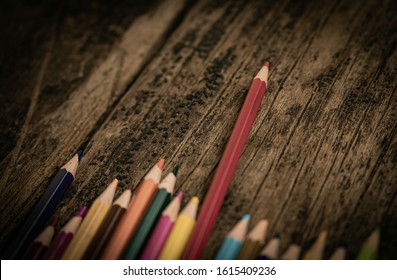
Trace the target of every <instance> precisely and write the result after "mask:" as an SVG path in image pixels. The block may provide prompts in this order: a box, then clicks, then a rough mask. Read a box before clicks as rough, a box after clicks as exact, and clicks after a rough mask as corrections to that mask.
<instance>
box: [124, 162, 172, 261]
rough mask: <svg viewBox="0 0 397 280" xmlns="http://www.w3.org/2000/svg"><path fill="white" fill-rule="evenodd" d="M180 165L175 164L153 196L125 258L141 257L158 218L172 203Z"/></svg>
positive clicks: (125, 253)
mask: <svg viewBox="0 0 397 280" xmlns="http://www.w3.org/2000/svg"><path fill="white" fill-rule="evenodd" d="M178 169H179V166H178V165H177V166H175V168H174V170H172V172H171V173H169V174H168V175H167V177H165V178H164V179H163V180H162V181H161V182H160V184H159V189H158V191H157V193H156V195H155V196H154V198H153V201H152V203H151V204H150V206H149V208H148V210H147V212H146V214H145V216H144V217H143V219H142V222H141V224H140V225H139V228H138V230H137V232H136V233H135V235H134V237H133V238H132V239H131V241H130V242H129V244H128V246H127V248H126V250H125V252H124V256H123V259H125V260H134V259H137V258H138V257H139V253H140V252H141V250H142V249H143V247H144V245H145V243H146V241H147V240H148V238H149V236H150V233H151V231H152V230H153V228H154V226H155V224H156V222H157V220H158V219H159V217H160V216H161V212H162V211H163V210H164V209H165V207H166V206H167V205H168V204H169V203H170V201H171V197H172V193H173V192H174V187H175V182H176V174H177V173H178Z"/></svg>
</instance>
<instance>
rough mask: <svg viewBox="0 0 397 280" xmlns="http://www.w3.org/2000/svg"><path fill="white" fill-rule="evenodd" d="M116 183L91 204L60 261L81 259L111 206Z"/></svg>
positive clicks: (116, 181) (115, 181) (115, 180)
mask: <svg viewBox="0 0 397 280" xmlns="http://www.w3.org/2000/svg"><path fill="white" fill-rule="evenodd" d="M117 183H118V180H117V179H114V180H113V182H112V183H110V185H109V186H108V187H107V188H106V189H105V190H104V191H103V192H102V194H101V195H100V196H98V198H97V199H95V201H94V202H93V203H92V205H91V207H90V209H89V210H88V213H87V216H86V217H85V218H84V220H83V222H82V224H81V226H80V227H79V229H78V230H77V233H76V235H75V236H74V238H73V240H72V242H71V243H70V245H69V246H68V248H67V249H66V251H65V253H64V254H63V256H62V259H64V260H79V259H81V258H82V257H83V255H84V253H85V251H86V249H87V248H88V245H89V244H90V242H91V240H92V239H93V237H94V236H95V233H96V232H97V230H98V228H99V226H100V225H101V223H102V221H103V219H104V218H105V216H106V213H107V212H108V210H109V208H110V205H111V204H112V201H113V197H114V193H115V192H116V187H117Z"/></svg>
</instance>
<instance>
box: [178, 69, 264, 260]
mask: <svg viewBox="0 0 397 280" xmlns="http://www.w3.org/2000/svg"><path fill="white" fill-rule="evenodd" d="M268 74H269V62H265V64H264V65H263V67H262V68H261V70H260V71H259V73H258V74H257V75H256V76H255V77H254V79H253V81H252V84H251V87H250V89H249V91H248V94H247V97H246V99H245V101H244V105H243V108H242V109H241V112H240V115H239V117H238V119H237V122H236V124H235V126H234V129H233V132H232V135H231V136H230V139H229V142H228V144H227V146H226V149H225V152H224V153H223V156H222V159H221V161H220V163H219V166H218V168H217V171H216V173H215V176H214V179H213V180H212V183H211V186H210V188H209V191H208V193H207V195H206V197H205V200H204V203H203V206H202V208H201V211H200V215H199V217H198V219H197V223H196V226H195V227H194V230H193V233H192V235H191V236H190V239H189V243H188V245H187V247H186V250H185V253H184V255H183V259H191V260H194V259H200V258H201V255H202V253H203V251H204V248H205V245H206V243H207V241H208V238H209V236H210V234H211V231H212V228H213V226H214V224H215V221H216V217H217V216H218V213H219V210H220V208H221V206H222V203H223V200H224V198H225V195H226V192H227V190H228V188H229V185H230V182H231V181H232V179H233V173H234V171H235V169H236V166H237V163H238V160H239V158H240V156H241V153H242V152H243V149H244V146H245V143H246V141H247V138H248V135H249V132H250V130H251V127H252V124H253V122H254V120H255V117H256V114H257V112H258V110H259V106H260V104H261V101H262V99H263V96H264V94H265V91H266V88H267V79H268Z"/></svg>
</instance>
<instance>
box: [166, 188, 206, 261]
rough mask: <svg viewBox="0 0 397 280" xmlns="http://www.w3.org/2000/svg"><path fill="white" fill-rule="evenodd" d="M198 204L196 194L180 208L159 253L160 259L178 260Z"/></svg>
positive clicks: (191, 228) (194, 220) (194, 219)
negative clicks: (180, 210) (179, 212)
mask: <svg viewBox="0 0 397 280" xmlns="http://www.w3.org/2000/svg"><path fill="white" fill-rule="evenodd" d="M198 204H199V199H198V197H197V196H194V197H192V199H191V200H190V202H189V203H188V204H187V205H186V207H185V208H184V209H183V210H182V212H181V214H180V215H179V216H178V218H177V219H176V222H175V225H174V227H173V228H172V231H171V233H170V236H169V237H168V239H167V241H166V242H165V245H164V248H163V250H162V251H161V253H160V256H159V259H160V260H179V259H180V258H181V257H182V254H183V251H184V250H185V247H186V244H187V242H188V241H189V237H190V234H191V233H192V231H193V227H194V225H195V224H196V214H197V207H198Z"/></svg>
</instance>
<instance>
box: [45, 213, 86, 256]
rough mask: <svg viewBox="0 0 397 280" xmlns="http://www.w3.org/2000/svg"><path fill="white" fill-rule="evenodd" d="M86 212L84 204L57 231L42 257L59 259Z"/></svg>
mask: <svg viewBox="0 0 397 280" xmlns="http://www.w3.org/2000/svg"><path fill="white" fill-rule="evenodd" d="M86 212H87V206H84V207H83V208H81V210H80V211H79V212H77V214H76V216H74V217H73V218H71V219H70V220H69V222H68V223H67V224H66V225H65V226H64V227H63V228H62V229H61V230H60V231H59V233H58V234H57V235H56V237H55V238H54V241H53V242H52V243H51V245H50V247H49V248H48V251H47V254H46V255H45V256H44V259H47V260H59V259H60V258H61V257H62V254H63V252H65V250H66V248H67V247H68V245H69V243H70V241H72V239H73V236H74V234H75V233H76V231H77V229H78V228H79V226H80V224H81V220H82V219H83V217H84V215H85V213H86Z"/></svg>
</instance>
